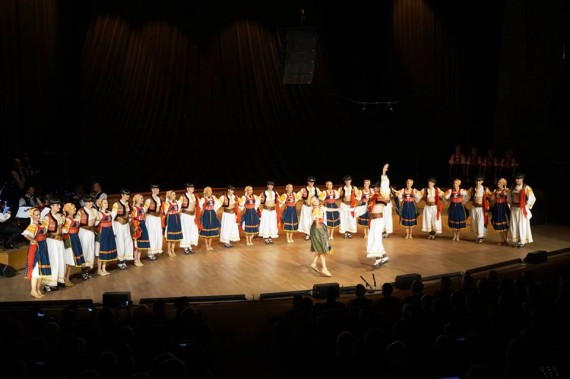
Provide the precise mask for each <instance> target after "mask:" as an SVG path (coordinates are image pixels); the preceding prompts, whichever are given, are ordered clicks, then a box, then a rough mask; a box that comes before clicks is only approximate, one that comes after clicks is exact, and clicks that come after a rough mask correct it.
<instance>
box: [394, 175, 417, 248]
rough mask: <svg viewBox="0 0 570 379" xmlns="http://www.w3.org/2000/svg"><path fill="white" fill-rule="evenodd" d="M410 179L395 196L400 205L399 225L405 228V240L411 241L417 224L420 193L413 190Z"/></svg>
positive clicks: (412, 182)
mask: <svg viewBox="0 0 570 379" xmlns="http://www.w3.org/2000/svg"><path fill="white" fill-rule="evenodd" d="M413 186H414V181H413V180H412V179H408V180H406V187H405V188H402V189H401V190H399V191H397V192H396V196H398V199H399V200H400V202H401V204H402V209H401V211H400V225H402V226H403V227H405V228H406V239H410V240H411V239H413V238H414V237H413V236H412V230H413V229H414V226H416V225H417V224H418V206H417V203H418V202H419V201H420V200H421V198H422V195H421V193H420V191H418V190H417V189H415V188H414V187H413Z"/></svg>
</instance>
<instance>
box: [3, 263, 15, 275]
mask: <svg viewBox="0 0 570 379" xmlns="http://www.w3.org/2000/svg"><path fill="white" fill-rule="evenodd" d="M13 276H16V269H15V268H14V267H12V266H8V265H5V264H4V263H0V277H2V278H11V277H13Z"/></svg>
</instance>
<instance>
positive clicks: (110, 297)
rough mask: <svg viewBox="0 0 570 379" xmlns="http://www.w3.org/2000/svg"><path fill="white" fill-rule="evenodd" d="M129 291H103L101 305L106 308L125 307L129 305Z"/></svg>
mask: <svg viewBox="0 0 570 379" xmlns="http://www.w3.org/2000/svg"><path fill="white" fill-rule="evenodd" d="M131 304H132V302H131V293H130V292H128V291H127V292H104V293H103V306H104V307H108V308H126V307H128V306H129V305H131Z"/></svg>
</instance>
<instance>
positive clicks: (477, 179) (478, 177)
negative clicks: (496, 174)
mask: <svg viewBox="0 0 570 379" xmlns="http://www.w3.org/2000/svg"><path fill="white" fill-rule="evenodd" d="M475 181H476V182H478V181H482V182H484V181H485V178H484V177H482V176H481V175H479V176H477V177H475Z"/></svg>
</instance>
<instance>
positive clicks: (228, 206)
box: [220, 184, 241, 248]
mask: <svg viewBox="0 0 570 379" xmlns="http://www.w3.org/2000/svg"><path fill="white" fill-rule="evenodd" d="M235 189H236V188H235V187H234V186H233V185H231V184H229V185H228V189H227V192H226V193H225V194H223V195H222V196H221V197H220V200H221V201H222V207H223V208H224V212H223V213H222V223H221V226H220V242H221V243H223V244H224V247H225V248H230V247H234V245H232V242H237V241H239V240H240V237H239V227H238V226H239V224H240V219H241V218H240V214H239V198H238V197H237V195H235V194H234V191H235Z"/></svg>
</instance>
